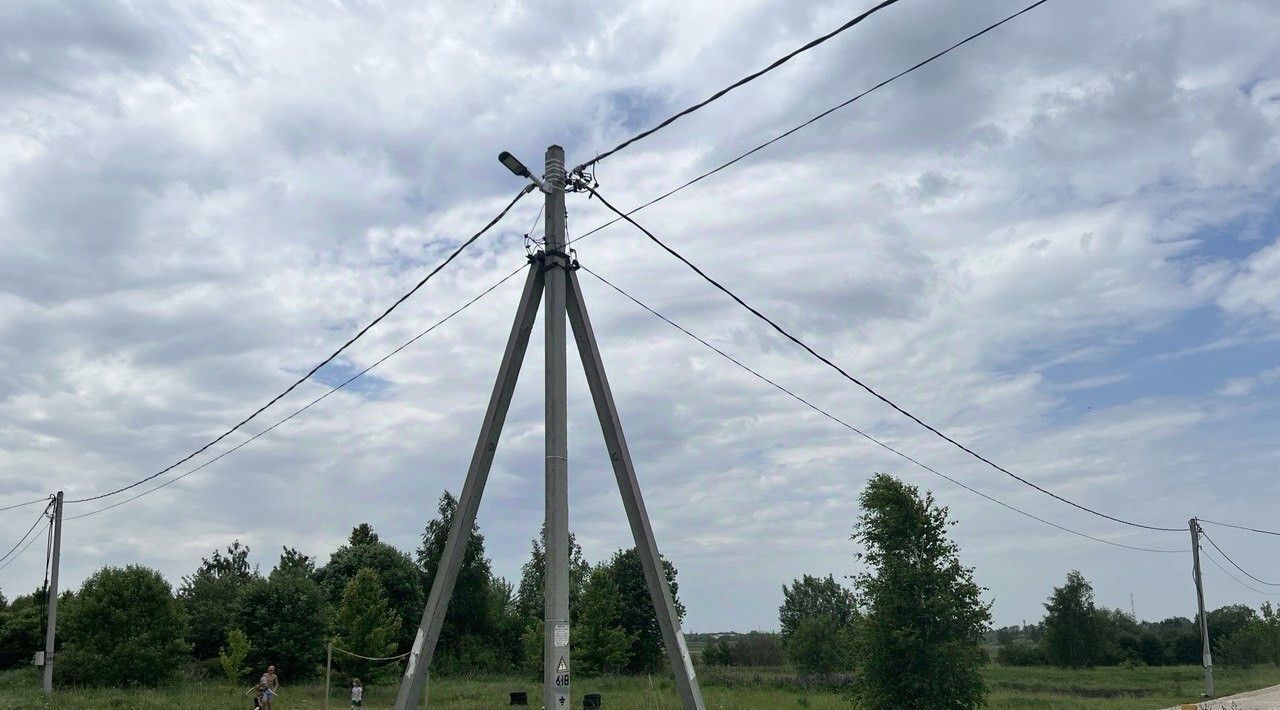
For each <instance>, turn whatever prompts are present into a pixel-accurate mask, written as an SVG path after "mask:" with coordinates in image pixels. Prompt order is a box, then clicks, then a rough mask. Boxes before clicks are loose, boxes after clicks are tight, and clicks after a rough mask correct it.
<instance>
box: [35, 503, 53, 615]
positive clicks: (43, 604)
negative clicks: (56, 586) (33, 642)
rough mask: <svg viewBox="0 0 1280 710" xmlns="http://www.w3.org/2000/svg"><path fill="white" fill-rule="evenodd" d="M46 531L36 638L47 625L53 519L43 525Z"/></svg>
mask: <svg viewBox="0 0 1280 710" xmlns="http://www.w3.org/2000/svg"><path fill="white" fill-rule="evenodd" d="M45 530H46V531H47V532H48V534H47V535H45V541H44V584H42V585H40V588H41V589H42V590H44V593H43V594H41V595H40V627H39V628H38V629H37V630H36V635H37V638H38V637H39V634H40V632H43V631H44V630H45V629H46V628H47V627H48V625H49V616H48V614H49V572H50V569H51V568H52V567H51V564H52V562H53V520H52V519H51V520H50V521H49V524H48V525H46V526H45Z"/></svg>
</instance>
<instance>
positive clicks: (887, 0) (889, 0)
mask: <svg viewBox="0 0 1280 710" xmlns="http://www.w3.org/2000/svg"><path fill="white" fill-rule="evenodd" d="M898 1H899V0H884V1H883V2H881V3H880V4H878V5H876V6H875V7H872V8H871V9H870V10H867V11H866V12H863V13H862V14H860V15H858V16H857V17H855V18H853V19H852V20H849V21H848V22H846V23H844V24H843V25H840V26H839V27H837V28H836V29H834V30H832V31H830V32H828V33H827V34H825V35H822V36H821V37H818V38H816V39H814V40H811V41H810V42H808V43H807V44H805V45H804V46H803V47H800V48H798V49H795V50H792V51H791V52H788V53H787V54H785V55H783V56H781V57H779V58H778V59H776V60H774V61H773V63H772V64H770V65H769V66H767V67H765V68H764V69H761V70H759V71H756V72H753V73H751V74H748V75H747V76H744V77H742V78H741V79H739V80H737V81H735V82H733V83H732V84H730V85H728V86H726V87H724V88H723V89H720V90H719V91H717V92H715V93H714V94H712V95H710V96H708V97H707V98H705V99H703V100H702V101H699V102H698V103H696V104H694V105H692V106H690V107H688V108H686V109H684V110H683V111H680V112H679V113H676V114H674V115H672V116H670V117H668V118H666V119H664V120H663V121H662V122H661V123H659V124H658V125H656V126H654V127H653V128H650V129H648V130H646V131H641V132H640V133H637V134H636V135H634V136H632V137H630V138H628V139H626V140H625V141H622V142H621V143H619V144H618V145H616V146H614V147H612V148H610V149H609V150H606V151H605V152H603V153H598V154H596V157H594V158H592V159H591V160H588V161H587V162H585V163H583V164H581V165H579V166H578V167H576V168H574V169H573V170H572V171H571V172H575V173H577V172H581V171H583V170H585V169H587V168H589V167H591V166H592V165H595V164H596V163H598V162H600V161H601V160H604V159H605V158H607V157H609V156H611V155H613V154H614V153H617V152H618V151H620V150H622V149H623V148H626V147H627V146H629V145H631V144H632V143H635V142H636V141H638V140H641V139H643V138H646V137H648V136H651V135H653V134H654V133H657V132H658V131H660V130H662V129H664V128H666V127H667V126H669V125H671V124H672V123H675V122H676V121H677V120H678V119H680V118H682V117H684V116H688V115H689V114H691V113H693V112H694V111H697V110H699V109H701V108H703V107H704V106H706V105H707V104H710V103H712V102H713V101H716V100H718V99H720V98H721V97H722V96H724V95H725V94H728V93H729V92H730V91H733V90H734V89H736V88H738V87H740V86H743V85H744V84H749V83H751V82H752V81H755V80H756V79H759V78H760V77H762V76H764V75H765V74H768V73H769V72H771V71H773V70H774V69H777V68H778V67H780V66H782V65H783V64H786V63H787V62H789V61H791V60H792V59H794V58H795V57H796V56H797V55H800V54H803V53H804V52H807V51H809V50H810V49H813V48H814V47H817V46H818V45H820V44H822V43H824V42H826V41H827V40H830V39H831V38H832V37H835V36H836V35H838V34H840V33H842V32H844V31H846V30H848V29H849V28H851V27H853V26H855V25H857V24H859V23H860V22H862V21H863V20H865V19H867V18H868V17H870V16H872V15H874V14H875V13H877V12H879V11H880V10H883V9H884V8H886V7H889V6H890V5H895V4H897V3H898Z"/></svg>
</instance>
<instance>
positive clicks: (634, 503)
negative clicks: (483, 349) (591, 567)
mask: <svg viewBox="0 0 1280 710" xmlns="http://www.w3.org/2000/svg"><path fill="white" fill-rule="evenodd" d="M568 286H569V288H568V292H569V293H568V296H569V298H568V310H569V323H570V324H571V325H572V326H573V337H574V339H575V340H576V341H577V343H578V353H579V355H580V356H581V358H582V366H583V368H584V369H585V370H586V374H587V385H588V386H589V387H590V389H591V399H592V400H593V401H594V402H595V405H596V414H597V415H598V416H599V418H600V428H601V429H602V430H603V431H604V439H605V444H606V445H607V446H608V448H609V460H610V461H611V462H612V463H613V473H614V476H615V477H616V478H617V479H618V488H619V490H620V491H621V493H622V506H623V507H624V508H625V509H626V511H627V519H628V521H629V522H630V523H631V534H632V535H633V536H634V538H635V542H636V552H637V553H638V554H639V557H640V565H641V567H643V568H644V578H645V582H646V583H647V584H648V586H649V596H650V598H652V599H653V607H654V610H655V612H656V613H657V617H658V626H659V627H661V629H662V640H663V643H664V644H665V646H666V649H667V658H668V659H669V660H670V661H671V670H672V672H673V673H674V674H675V680H676V689H677V690H678V691H679V692H680V701H681V703H682V704H683V706H684V708H685V710H704V708H705V705H704V703H703V700H702V690H701V689H700V688H699V687H698V678H697V675H696V674H695V673H694V670H693V661H692V659H690V658H689V649H688V647H687V646H686V645H685V641H684V633H683V632H682V631H681V630H680V617H679V616H678V615H677V614H676V606H675V603H674V601H673V600H672V598H671V589H670V587H669V586H668V585H667V576H666V573H665V570H664V569H663V566H662V558H661V557H660V556H659V554H658V543H657V541H656V540H655V539H654V536H653V527H652V526H651V525H650V524H649V514H648V512H647V511H646V510H645V507H644V497H643V496H642V495H641V493H640V484H639V482H638V481H637V480H636V470H635V466H634V464H632V461H631V452H630V451H629V450H628V449H627V441H626V438H625V437H624V436H623V433H622V423H621V421H620V420H619V418H618V409H617V407H616V406H615V405H614V401H613V392H612V391H611V390H610V389H609V381H608V379H607V378H606V377H605V372H604V361H603V360H601V358H600V349H599V347H597V345H596V337H595V333H594V332H593V331H592V329H591V320H590V318H588V317H587V305H586V302H585V301H584V300H583V298H582V288H581V286H580V285H579V283H578V277H577V274H576V273H574V272H572V271H570V272H569V283H568Z"/></svg>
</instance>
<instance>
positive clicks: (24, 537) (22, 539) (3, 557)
mask: <svg viewBox="0 0 1280 710" xmlns="http://www.w3.org/2000/svg"><path fill="white" fill-rule="evenodd" d="M50 505H52V499H50ZM48 512H49V506H48V505H46V506H45V507H44V510H42V511H40V514H39V515H37V516H36V519H35V522H33V523H31V527H29V528H27V531H26V532H25V533H23V534H22V537H20V538H18V541H17V542H15V543H13V547H10V548H9V550H8V551H7V552H5V553H4V554H3V555H0V562H3V561H5V560H6V559H8V558H9V555H12V554H13V551H14V550H16V549H18V547H19V546H21V545H22V543H24V542H26V541H27V538H28V537H30V535H31V533H32V532H33V531H34V530H35V529H36V526H37V525H39V524H40V521H41V520H44V518H45V514H46V513H48Z"/></svg>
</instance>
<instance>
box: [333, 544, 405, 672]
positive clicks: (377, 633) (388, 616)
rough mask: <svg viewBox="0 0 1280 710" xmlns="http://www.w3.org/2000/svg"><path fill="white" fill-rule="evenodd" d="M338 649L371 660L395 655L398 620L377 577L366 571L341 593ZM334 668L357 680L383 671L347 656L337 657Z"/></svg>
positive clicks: (380, 664) (398, 628) (383, 663)
mask: <svg viewBox="0 0 1280 710" xmlns="http://www.w3.org/2000/svg"><path fill="white" fill-rule="evenodd" d="M337 626H338V628H337V637H336V639H335V640H336V641H337V645H338V647H339V648H342V649H344V650H346V651H350V652H351V653H355V654H359V655H361V656H369V657H371V658H384V657H387V656H391V655H394V653H395V648H396V639H397V638H399V635H400V617H399V616H396V613H395V611H394V610H392V609H390V608H389V607H388V605H387V597H386V595H385V594H384V593H383V591H382V585H381V583H379V582H378V575H377V573H375V572H374V571H373V570H371V569H369V568H368V567H365V568H364V569H361V570H360V571H359V572H357V573H356V576H355V577H353V578H352V579H351V581H350V582H348V583H347V589H346V591H344V592H343V593H342V606H341V607H340V608H339V609H338V625H337ZM334 662H335V664H336V665H337V666H338V667H339V668H341V669H343V670H344V671H345V672H347V673H348V674H350V675H354V676H356V677H358V678H369V677H372V675H373V673H372V671H373V670H374V669H375V668H386V664H385V662H382V663H379V662H376V661H369V660H366V659H362V658H356V657H354V656H350V655H347V654H341V653H340V654H338V655H337V657H336V658H335V659H334Z"/></svg>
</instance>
